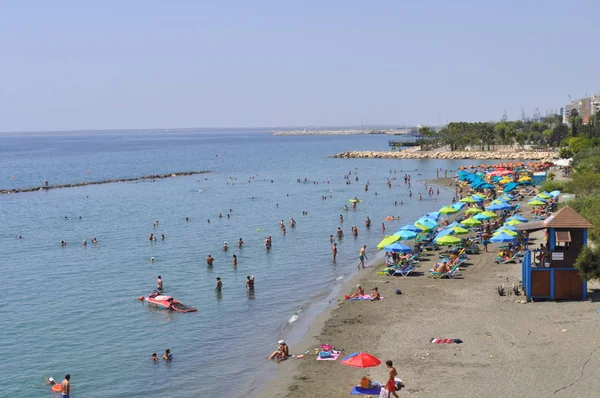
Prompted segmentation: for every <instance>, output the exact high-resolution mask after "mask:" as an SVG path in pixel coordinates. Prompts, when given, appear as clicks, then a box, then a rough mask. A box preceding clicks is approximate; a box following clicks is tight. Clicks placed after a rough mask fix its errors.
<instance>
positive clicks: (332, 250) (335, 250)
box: [331, 242, 338, 261]
mask: <svg viewBox="0 0 600 398" xmlns="http://www.w3.org/2000/svg"><path fill="white" fill-rule="evenodd" d="M337 250H338V249H337V243H335V242H333V246H331V256H332V257H333V261H335V257H336V256H337Z"/></svg>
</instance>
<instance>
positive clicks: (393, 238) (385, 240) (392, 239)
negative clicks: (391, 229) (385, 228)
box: [377, 235, 400, 250]
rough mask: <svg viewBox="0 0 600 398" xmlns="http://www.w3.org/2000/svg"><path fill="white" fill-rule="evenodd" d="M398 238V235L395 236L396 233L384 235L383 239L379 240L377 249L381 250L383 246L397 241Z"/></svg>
mask: <svg viewBox="0 0 600 398" xmlns="http://www.w3.org/2000/svg"><path fill="white" fill-rule="evenodd" d="M399 240H400V237H399V236H396V235H391V236H386V237H385V238H383V240H382V241H381V242H379V243H378V244H377V249H379V250H381V249H383V248H384V247H385V246H387V245H391V244H392V243H394V242H397V241H399Z"/></svg>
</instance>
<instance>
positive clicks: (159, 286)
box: [156, 275, 163, 292]
mask: <svg viewBox="0 0 600 398" xmlns="http://www.w3.org/2000/svg"><path fill="white" fill-rule="evenodd" d="M156 290H158V291H160V292H162V290H163V281H162V278H161V277H160V275H159V276H158V279H157V280H156Z"/></svg>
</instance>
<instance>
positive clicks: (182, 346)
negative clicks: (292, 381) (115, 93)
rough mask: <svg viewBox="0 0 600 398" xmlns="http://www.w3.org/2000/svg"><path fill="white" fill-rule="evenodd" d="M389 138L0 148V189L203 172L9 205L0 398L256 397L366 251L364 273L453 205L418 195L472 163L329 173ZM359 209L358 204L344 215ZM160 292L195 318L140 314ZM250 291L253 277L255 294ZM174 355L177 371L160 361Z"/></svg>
mask: <svg viewBox="0 0 600 398" xmlns="http://www.w3.org/2000/svg"><path fill="white" fill-rule="evenodd" d="M388 138H389V137H388V136H385V135H363V136H273V135H272V134H271V133H268V132H264V131H257V130H251V129H247V130H244V129H240V130H212V131H211V130H198V131H185V132H182V131H136V132H119V131H110V132H85V131H83V132H69V133H35V134H31V133H30V134H7V135H2V136H0V189H11V188H23V187H32V186H42V185H43V184H44V182H45V181H48V183H49V184H50V185H55V184H68V183H76V182H86V181H100V180H107V179H119V178H131V177H140V176H145V175H151V174H167V173H174V172H184V171H199V170H206V171H210V172H209V173H206V174H198V175H192V176H186V177H175V178H167V179H161V180H154V181H153V180H144V181H135V182H124V183H112V184H104V185H89V186H83V187H77V188H64V189H52V190H42V191H36V192H31V193H19V194H10V195H0V220H1V222H0V272H1V274H2V280H3V281H4V284H3V287H2V288H3V295H2V296H3V297H4V303H3V305H2V306H1V307H0V308H1V310H0V330H1V331H2V332H1V336H2V337H1V338H0V351H1V352H2V361H0V383H1V384H2V393H1V394H0V395H2V396H6V397H12V398H17V397H23V398H29V397H52V396H56V393H51V392H50V388H49V386H48V385H47V384H45V380H46V379H47V378H48V377H50V376H51V377H54V378H55V379H56V380H57V381H58V382H60V381H61V380H62V378H63V377H64V375H65V374H66V373H69V374H70V375H71V382H72V385H73V389H72V396H73V397H87V398H94V397H106V396H111V397H131V398H133V397H150V396H168V397H198V396H210V397H219V396H223V397H242V396H244V397H246V396H259V395H260V391H261V387H263V385H264V384H265V382H266V380H267V379H269V378H271V377H273V375H274V374H275V372H276V369H277V366H284V365H285V364H281V365H277V364H275V363H273V362H272V361H269V360H267V359H266V357H267V356H268V355H269V354H270V353H271V352H272V351H273V350H274V349H275V348H276V347H277V341H278V340H279V339H285V340H287V341H288V344H290V345H291V347H292V352H293V351H294V350H293V348H294V343H297V342H299V341H300V340H302V338H303V337H304V335H305V334H306V332H307V330H308V327H309V325H310V323H311V322H312V320H313V319H314V318H315V316H316V315H317V314H318V313H319V312H321V311H323V310H324V309H325V308H327V307H328V306H329V305H332V304H331V302H332V301H333V300H334V299H335V298H336V297H338V295H339V294H340V293H341V291H340V289H341V286H342V284H343V282H344V281H346V280H348V279H349V278H351V277H352V276H353V275H355V274H356V273H357V272H358V269H357V264H358V254H359V250H360V247H361V246H362V245H367V255H368V259H369V260H368V261H367V265H370V264H372V263H373V261H375V260H376V259H378V258H381V257H382V254H381V253H380V252H377V250H376V248H375V246H376V244H377V243H378V242H379V241H380V240H381V239H382V238H383V237H384V236H385V235H386V234H391V233H393V232H395V231H396V230H397V229H398V228H399V227H401V226H402V225H405V224H407V223H410V222H413V221H414V220H416V219H417V218H418V217H420V216H421V215H422V214H424V213H426V212H429V211H434V210H437V209H439V208H440V207H442V206H443V205H446V204H449V203H450V202H451V198H452V196H453V193H454V191H453V190H452V189H445V188H444V187H441V188H440V193H439V195H437V194H435V195H434V196H433V197H432V196H429V195H427V193H426V188H425V185H424V181H426V180H431V179H433V178H435V177H436V169H437V168H441V169H443V170H446V169H447V170H456V169H457V168H458V167H459V166H460V165H461V164H462V163H463V162H464V161H458V160H457V161H452V160H427V159H423V160H410V159H405V160H404V159H403V160H392V159H335V158H331V157H330V156H331V155H334V154H336V153H338V152H341V151H349V150H383V149H387V147H388ZM405 173H408V174H410V176H411V187H410V188H409V187H408V186H407V185H406V184H405V183H404V179H403V176H404V174H405ZM348 174H351V178H350V180H347V179H346V178H345V176H346V175H348ZM449 175H453V173H451V172H450V173H449ZM357 178H358V180H357ZM298 179H299V180H300V182H298ZM388 179H389V180H390V181H391V183H392V187H391V188H388V187H387V180H388ZM347 181H350V182H351V184H348V183H347ZM367 183H369V190H368V191H365V190H364V188H365V185H366V184H367ZM436 188H437V187H436ZM409 190H412V192H413V196H412V198H411V197H409ZM419 192H420V193H422V194H423V199H422V200H419V199H418V193H419ZM355 197H358V198H359V199H361V200H362V202H361V203H359V204H358V206H357V208H356V209H352V207H351V203H349V199H352V198H355ZM324 198H325V199H324ZM394 202H397V204H394ZM345 205H346V206H348V208H349V210H345V209H344V206H345ZM219 213H221V214H222V217H221V218H220V217H219ZM227 214H229V217H227ZM340 215H343V218H344V220H343V222H340ZM391 216H394V218H395V220H393V221H386V220H385V218H386V217H391ZM186 217H187V218H188V220H189V221H186ZM367 217H370V219H371V220H372V227H371V228H370V229H367V228H365V219H366V218H367ZM291 218H294V219H295V220H296V227H295V228H290V227H289V221H290V219H291ZM397 218H399V220H398V219H397ZM208 220H210V222H209V221H208ZM281 220H283V221H284V223H285V224H286V228H287V233H286V234H285V235H284V234H283V233H282V230H281V228H280V226H279V223H280V222H281ZM382 223H384V225H385V228H386V231H385V233H384V232H383V231H382V228H381V225H382ZM352 226H357V227H358V229H359V233H358V236H357V237H354V236H352V234H351V227H352ZM338 227H341V228H342V229H343V231H344V232H345V237H344V238H343V239H341V240H339V241H337V243H338V256H337V261H336V262H332V258H331V243H330V235H335V233H336V230H337V228H338ZM151 233H154V234H155V235H157V236H159V238H158V240H157V241H156V242H151V241H149V240H148V237H149V235H150V234H151ZM162 234H164V235H165V239H164V240H162V239H161V238H160V236H161V235H162ZM15 236H22V239H17V238H16V237H15ZM266 236H272V242H273V243H272V249H271V250H270V251H267V250H265V247H264V241H265V237H266ZM94 237H95V238H97V240H98V243H97V244H92V243H91V241H92V238H94ZM240 238H242V239H243V241H244V242H245V245H244V246H243V248H241V249H240V248H238V247H237V246H236V242H237V241H238V239H240ZM84 239H86V240H87V245H86V246H84V245H83V244H82V242H83V240H84ZM61 241H66V242H68V243H67V245H66V246H64V247H63V246H61V243H60V242H61ZM223 242H228V244H229V245H230V247H231V248H230V249H229V250H228V251H223V250H222V245H223ZM208 254H211V255H212V256H213V257H214V258H215V261H214V266H213V267H212V268H209V267H207V264H206V261H205V259H206V257H207V255H208ZM234 254H235V255H236V256H237V258H238V266H237V268H234V267H233V266H232V256H233V255H234ZM151 257H153V258H154V261H153V262H152V261H151V260H150V259H151ZM158 275H161V276H162V279H163V281H164V282H163V283H164V290H165V294H168V295H171V296H173V297H175V299H177V300H180V301H182V302H183V303H185V304H187V305H190V306H193V307H196V308H197V309H198V311H197V312H193V313H173V312H170V311H167V310H162V309H157V308H156V307H153V306H151V305H148V304H147V303H145V302H143V301H139V300H138V298H139V297H140V296H146V295H148V294H149V293H150V292H151V291H152V290H153V289H154V288H155V287H156V279H157V276H158ZM247 276H254V277H255V286H256V287H255V290H254V291H253V292H249V291H248V290H246V288H245V281H246V279H247ZM217 277H220V278H221V279H222V281H223V289H222V291H221V292H218V291H216V290H215V284H216V278H217ZM167 348H169V349H171V351H172V353H173V361H172V362H169V363H167V362H165V361H162V360H161V361H159V362H158V363H153V362H152V361H151V355H152V353H154V352H156V353H157V354H158V355H159V356H161V355H162V354H163V353H164V351H165V349H167ZM357 348H359V347H357Z"/></svg>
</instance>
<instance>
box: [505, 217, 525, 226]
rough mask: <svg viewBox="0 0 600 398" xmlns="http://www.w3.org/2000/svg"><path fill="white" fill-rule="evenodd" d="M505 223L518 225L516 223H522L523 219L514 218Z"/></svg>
mask: <svg viewBox="0 0 600 398" xmlns="http://www.w3.org/2000/svg"><path fill="white" fill-rule="evenodd" d="M506 224H508V225H518V224H523V221H519V220H517V219H516V218H515V219H512V220H509V221H507V222H506Z"/></svg>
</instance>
